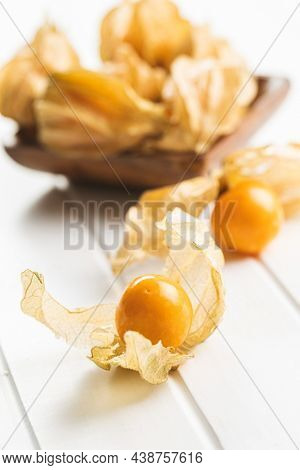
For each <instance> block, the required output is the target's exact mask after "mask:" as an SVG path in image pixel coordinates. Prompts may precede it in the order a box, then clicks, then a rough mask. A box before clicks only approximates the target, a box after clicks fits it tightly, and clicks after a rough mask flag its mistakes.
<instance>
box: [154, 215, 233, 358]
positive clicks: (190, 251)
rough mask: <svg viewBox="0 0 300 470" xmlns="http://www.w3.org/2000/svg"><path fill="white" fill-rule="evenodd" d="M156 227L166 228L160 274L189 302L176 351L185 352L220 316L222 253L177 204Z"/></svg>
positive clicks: (204, 228)
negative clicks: (187, 320) (184, 330)
mask: <svg viewBox="0 0 300 470" xmlns="http://www.w3.org/2000/svg"><path fill="white" fill-rule="evenodd" d="M159 227H160V228H161V229H163V230H165V231H166V243H167V245H168V253H167V256H166V263H165V267H164V275H165V276H167V277H169V278H170V279H172V280H173V281H175V282H178V283H179V284H180V285H181V286H182V287H183V288H184V289H185V291H186V292H187V294H188V296H189V298H190V301H191V303H192V306H193V311H194V316H193V321H192V325H191V328H190V331H189V334H188V336H187V338H186V340H185V342H184V343H183V345H182V346H181V347H180V351H185V352H186V351H189V350H190V349H191V348H192V347H193V346H195V345H196V344H199V343H201V342H203V341H205V340H206V338H208V336H210V335H211V333H212V332H213V331H214V330H215V328H216V327H217V326H218V324H219V323H220V320H221V318H222V316H223V313H224V309H225V304H224V288H223V281H222V268H223V265H224V256H223V253H222V251H221V250H220V248H218V247H217V246H216V244H215V242H214V240H213V239H212V237H211V236H210V232H209V228H208V226H207V225H206V224H205V223H204V222H202V221H201V220H199V219H197V218H194V217H192V216H191V215H190V214H187V213H185V212H183V211H182V210H180V209H179V208H178V209H175V210H174V211H173V212H171V213H168V214H167V216H166V218H165V220H163V221H162V222H160V223H159ZM183 241H184V242H185V245H184V249H181V246H182V242H183Z"/></svg>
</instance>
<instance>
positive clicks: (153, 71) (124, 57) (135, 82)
mask: <svg viewBox="0 0 300 470" xmlns="http://www.w3.org/2000/svg"><path fill="white" fill-rule="evenodd" d="M103 70H104V71H105V72H106V73H108V74H111V75H115V76H116V77H119V78H122V79H123V80H125V81H126V82H127V83H129V85H131V86H132V88H133V89H134V90H135V91H136V92H137V93H138V94H139V95H140V96H142V97H143V98H145V99H147V100H151V101H159V100H160V99H161V93H162V89H163V86H164V83H165V80H166V77H167V74H166V71H165V70H164V69H163V68H162V67H151V65H149V64H148V63H147V62H146V61H145V60H143V59H142V58H141V57H139V55H138V54H137V52H136V51H135V50H134V49H133V47H132V46H131V45H130V44H126V43H124V44H121V46H120V47H119V48H118V49H117V51H116V54H115V57H114V61H113V62H106V63H105V64H104V68H103Z"/></svg>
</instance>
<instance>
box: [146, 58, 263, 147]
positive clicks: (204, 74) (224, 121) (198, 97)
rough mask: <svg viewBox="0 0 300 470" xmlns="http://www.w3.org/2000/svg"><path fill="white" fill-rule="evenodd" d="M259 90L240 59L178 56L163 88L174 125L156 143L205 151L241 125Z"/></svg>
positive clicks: (160, 145)
mask: <svg viewBox="0 0 300 470" xmlns="http://www.w3.org/2000/svg"><path fill="white" fill-rule="evenodd" d="M256 94H257V83H256V80H255V79H254V78H253V77H250V74H249V71H248V70H247V68H245V67H244V66H241V65H240V64H238V63H234V62H233V63H229V62H228V61H222V60H218V59H205V60H197V59H193V58H190V57H183V56H182V57H179V58H177V59H176V60H175V61H174V62H173V64H172V66H171V77H170V79H169V80H168V81H167V82H166V85H165V87H164V90H163V100H164V102H165V103H166V106H167V110H168V113H169V115H170V126H169V128H168V130H167V131H166V132H165V133H164V135H163V136H162V138H161V139H159V140H158V141H155V142H152V145H153V147H154V148H158V149H160V150H172V149H176V150H177V151H179V150H181V151H195V152H199V153H203V152H205V151H206V150H207V149H208V148H209V147H210V146H211V145H212V144H213V143H214V142H215V141H216V140H217V139H218V138H219V137H220V136H223V135H227V134H230V133H231V132H233V131H234V130H235V129H236V128H237V126H238V124H239V122H240V120H241V118H242V117H243V116H244V114H245V113H246V111H247V108H248V106H249V105H250V104H251V102H252V101H253V100H254V98H255V96H256Z"/></svg>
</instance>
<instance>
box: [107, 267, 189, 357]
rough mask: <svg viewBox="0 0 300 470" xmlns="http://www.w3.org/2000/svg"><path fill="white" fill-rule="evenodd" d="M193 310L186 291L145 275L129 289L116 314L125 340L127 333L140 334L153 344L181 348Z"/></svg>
mask: <svg viewBox="0 0 300 470" xmlns="http://www.w3.org/2000/svg"><path fill="white" fill-rule="evenodd" d="M192 317H193V309H192V305H191V302H190V299H189V297H188V295H187V293H186V292H185V290H184V289H183V288H182V287H181V286H180V285H178V284H176V283H174V282H173V281H171V280H170V279H168V278H166V277H164V276H160V275H156V274H150V275H144V276H140V277H138V278H136V279H134V280H133V281H132V282H131V283H130V284H129V286H128V287H127V289H126V290H125V292H124V294H123V296H122V298H121V300H120V303H119V305H118V307H117V311H116V327H117V330H118V333H119V336H120V337H121V338H122V339H123V338H124V334H125V333H126V331H137V332H139V333H141V334H142V335H143V336H145V338H148V339H150V341H151V342H152V344H156V343H158V341H160V340H161V342H162V344H163V345H164V346H166V347H167V346H173V347H174V348H175V347H178V346H180V345H181V344H182V343H183V342H184V340H185V339H186V337H187V335H188V332H189V329H190V326H191V323H192Z"/></svg>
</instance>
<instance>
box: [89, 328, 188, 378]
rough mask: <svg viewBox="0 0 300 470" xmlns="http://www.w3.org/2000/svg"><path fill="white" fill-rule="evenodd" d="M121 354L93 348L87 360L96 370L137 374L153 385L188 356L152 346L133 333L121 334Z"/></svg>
mask: <svg viewBox="0 0 300 470" xmlns="http://www.w3.org/2000/svg"><path fill="white" fill-rule="evenodd" d="M124 340H125V348H124V351H121V352H120V351H118V353H117V354H115V355H114V350H113V348H111V349H110V350H109V349H106V348H99V347H94V348H93V349H92V352H91V360H92V361H93V362H94V363H95V364H96V365H97V366H99V367H101V368H102V369H105V370H110V369H111V368H112V367H123V368H124V369H130V370H134V371H136V372H139V374H140V375H141V377H142V378H143V379H144V380H146V381H147V382H149V383H151V384H153V385H156V384H160V383H162V382H165V381H166V379H167V377H168V373H169V372H170V370H172V369H176V368H177V367H178V366H180V365H181V364H183V363H184V362H185V361H186V359H188V358H190V357H191V355H188V354H184V353H181V352H178V351H176V350H175V349H173V348H166V347H164V346H163V345H162V343H161V341H159V342H158V343H157V344H154V345H153V344H152V343H151V341H149V340H148V339H147V338H145V337H144V336H143V335H141V334H139V333H137V332H136V331H128V332H127V333H125V337H124Z"/></svg>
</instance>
